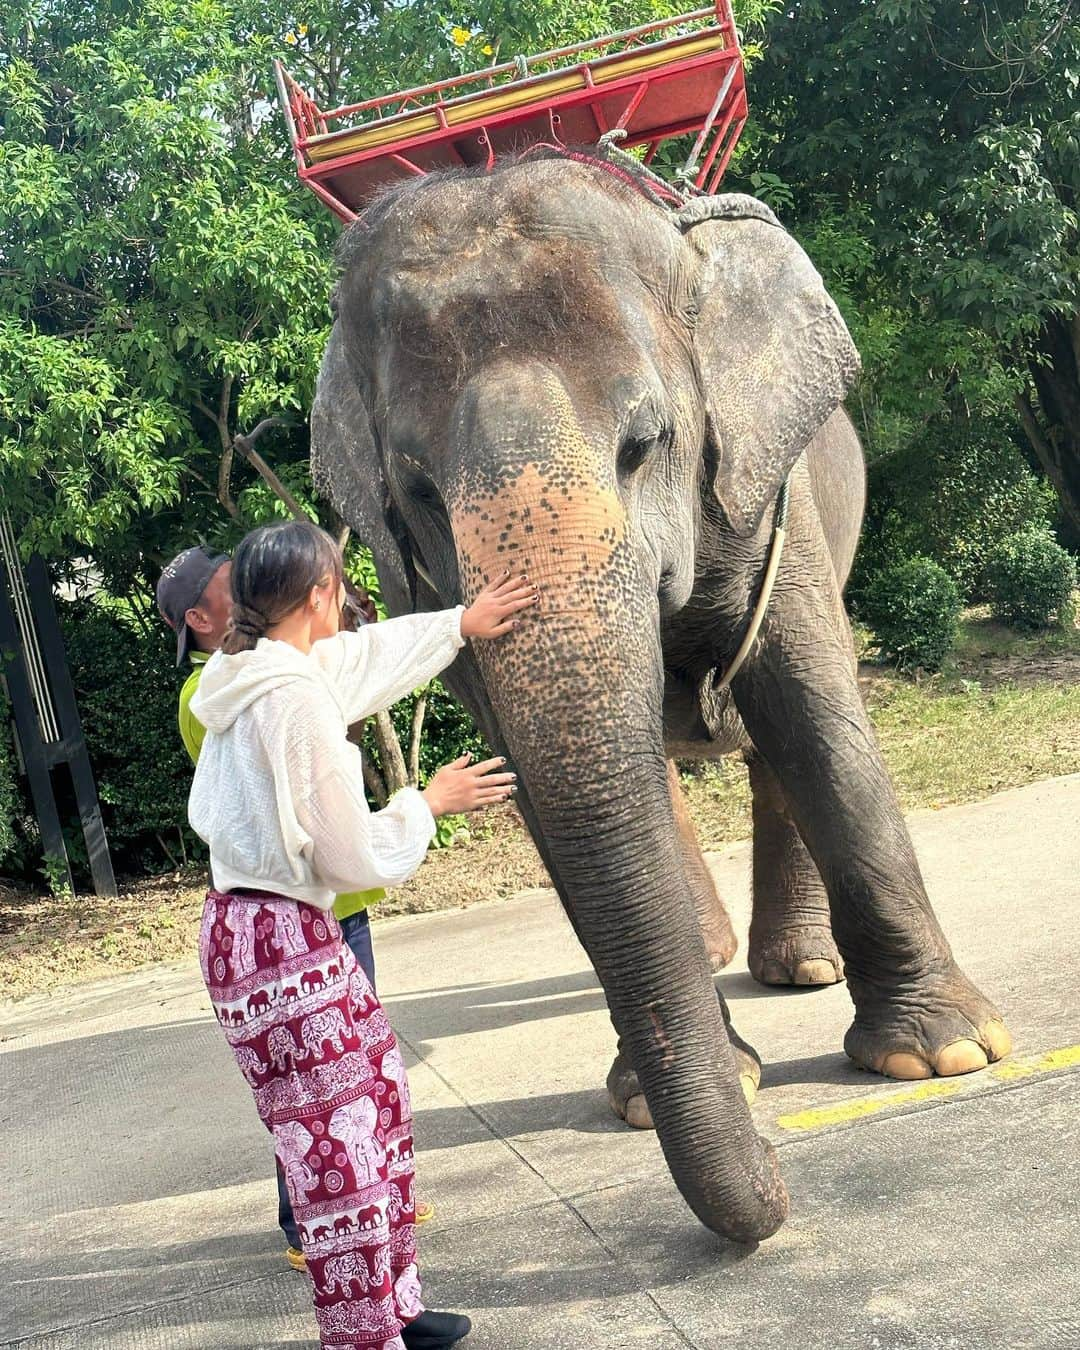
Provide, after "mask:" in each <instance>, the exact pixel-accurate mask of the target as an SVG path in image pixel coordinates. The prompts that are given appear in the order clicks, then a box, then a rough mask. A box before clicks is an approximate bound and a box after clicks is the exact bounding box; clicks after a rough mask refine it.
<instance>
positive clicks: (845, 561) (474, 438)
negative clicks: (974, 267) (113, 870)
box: [311, 150, 1010, 1242]
mask: <svg viewBox="0 0 1080 1350" xmlns="http://www.w3.org/2000/svg"><path fill="white" fill-rule="evenodd" d="M639 188H640V182H639V181H638V180H637V178H636V175H635V173H634V172H633V171H632V170H630V169H620V170H619V171H618V172H611V170H610V166H609V165H608V164H606V163H604V162H603V161H602V159H601V152H599V151H598V152H597V154H596V155H594V156H590V155H588V154H585V155H582V156H575V157H574V158H573V159H568V158H566V157H564V156H562V155H561V154H559V153H558V151H557V150H547V151H542V152H539V153H537V152H534V153H532V154H530V155H528V156H525V157H517V158H513V157H511V158H506V159H500V160H497V161H496V162H495V164H494V165H493V166H492V167H491V168H490V170H486V169H485V170H467V169H461V170H448V171H445V172H441V173H432V174H429V175H427V176H424V177H417V178H414V179H410V180H408V181H403V182H401V183H399V184H394V185H392V186H390V187H388V188H387V189H385V190H384V191H383V192H382V193H381V194H380V195H378V196H377V197H375V198H374V199H373V200H372V202H371V203H370V204H369V205H368V206H366V207H365V208H364V210H363V211H362V212H361V213H360V214H359V216H358V218H357V220H356V221H355V222H354V223H353V224H352V225H351V226H350V228H349V229H348V230H347V231H346V232H345V234H344V235H343V236H342V239H341V241H340V243H339V247H338V263H339V272H340V275H339V279H338V281H337V284H336V286H335V289H334V293H333V295H332V297H331V310H332V313H333V316H334V322H333V327H332V329H331V334H330V338H329V342H328V345H327V348H326V353H325V356H324V359H323V363H322V367H321V370H320V374H319V379H318V384H317V388H316V394H315V400H314V404H313V407H312V412H311V454H312V469H313V473H314V476H315V480H316V484H317V486H318V488H319V490H320V492H321V493H322V494H323V496H324V497H325V498H327V499H328V500H329V501H330V502H331V503H332V504H333V505H334V506H335V508H336V509H337V511H338V512H339V513H340V515H341V517H342V518H343V520H344V521H345V522H346V523H347V524H349V525H350V526H351V527H352V528H353V529H354V530H355V532H356V534H357V536H358V537H359V538H360V539H361V540H362V541H363V542H364V543H366V544H367V545H368V546H369V547H370V548H371V549H372V552H373V555H374V559H375V563H376V568H377V571H378V575H379V580H380V585H381V588H382V595H383V598H384V600H385V602H386V604H387V607H388V609H389V611H390V613H391V614H404V613H409V612H415V611H425V610H437V609H443V608H447V607H449V606H453V605H457V604H468V603H470V602H471V601H472V599H473V598H474V597H475V596H476V595H477V593H478V592H479V590H480V589H481V588H482V587H483V586H484V585H486V584H487V583H488V582H490V581H491V580H493V579H495V578H496V577H500V576H503V575H508V574H509V575H512V574H513V573H514V572H520V573H521V574H523V575H527V576H528V577H529V578H531V579H532V580H534V581H535V582H536V583H537V587H538V590H539V591H540V595H541V599H540V602H539V604H538V605H536V606H535V608H534V609H532V610H528V611H525V613H524V615H523V616H522V619H521V622H520V624H519V626H518V627H517V628H516V629H515V631H514V632H512V633H511V634H509V635H508V636H506V637H505V638H504V639H502V640H501V641H500V642H495V643H485V644H477V645H476V646H475V647H473V646H467V647H466V649H465V650H464V651H463V652H462V653H461V654H460V655H459V657H458V659H457V660H456V661H455V663H454V664H453V666H451V667H450V668H449V669H448V670H447V672H446V675H445V679H446V683H447V684H448V686H449V687H450V689H451V691H452V692H453V693H454V694H455V695H456V696H457V697H458V698H459V699H460V700H461V701H462V702H463V703H464V705H465V706H466V708H467V709H468V710H469V711H470V712H471V714H472V715H473V717H474V718H475V720H476V722H477V724H478V726H479V727H480V729H481V730H482V731H483V733H484V735H485V737H486V739H487V740H488V742H489V744H490V745H491V747H492V748H493V750H494V752H495V753H496V754H503V755H506V756H507V757H508V758H509V760H510V762H511V763H512V765H513V767H514V768H515V770H516V772H517V774H518V782H519V792H518V797H517V801H518V804H519V806H520V809H521V811H522V814H523V816H524V819H525V821H526V824H527V825H528V828H529V830H530V832H531V834H532V836H533V839H534V841H535V843H536V845H537V848H538V850H539V852H540V855H541V857H542V859H543V861H544V863H545V865H546V867H547V869H548V871H549V873H550V875H551V878H552V881H553V883H554V885H555V887H556V889H557V890H558V892H559V895H560V897H561V899H562V902H563V905H564V908H565V910H566V912H567V915H568V916H569V919H570V921H571V923H572V925H573V927H574V929H575V931H576V933H577V935H578V937H579V938H580V940H581V942H582V945H583V946H584V948H585V951H586V952H587V954H588V956H589V958H590V960H591V961H592V964H593V966H594V968H595V970H596V972H597V975H598V977H599V979H600V981H601V983H602V985H603V988H604V991H605V995H606V998H607V1002H608V1007H609V1010H610V1014H611V1018H612V1022H613V1025H614V1028H615V1031H616V1033H617V1035H618V1037H619V1045H620V1049H619V1053H618V1056H617V1058H616V1061H615V1064H614V1065H613V1067H612V1072H611V1074H610V1075H609V1080H608V1086H609V1091H610V1093H611V1096H612V1099H613V1103H614V1104H615V1105H616V1107H617V1109H619V1110H620V1111H621V1112H622V1113H624V1114H627V1115H630V1114H632V1112H633V1110H634V1109H635V1108H636V1110H637V1112H638V1115H639V1117H640V1116H642V1115H647V1117H648V1118H651V1121H652V1122H654V1123H655V1128H656V1130H657V1132H658V1136H659V1140H660V1143H661V1146H662V1148H663V1151H664V1154H665V1157H666V1160H667V1163H668V1166H669V1169H670V1171H671V1174H672V1176H673V1179H674V1181H675V1183H676V1185H677V1186H678V1188H679V1190H680V1191H681V1193H682V1195H683V1197H684V1198H685V1200H686V1201H687V1203H688V1204H689V1206H690V1208H691V1209H692V1210H693V1212H694V1213H695V1214H696V1215H697V1216H698V1218H699V1219H700V1220H701V1221H702V1222H703V1223H704V1224H705V1225H706V1226H707V1227H709V1228H711V1229H713V1230H714V1231H716V1232H718V1233H720V1234H723V1235H726V1236H727V1237H729V1238H732V1239H735V1240H738V1241H743V1242H753V1241H756V1240H760V1239H762V1238H765V1237H767V1236H769V1235H771V1234H772V1233H773V1232H775V1231H776V1229H777V1228H778V1227H779V1226H780V1224H781V1223H782V1222H783V1220H784V1218H785V1216H786V1213H787V1209H788V1198H787V1193H786V1189H785V1186H784V1184H783V1181H782V1179H781V1177H780V1175H779V1170H778V1166H777V1161H776V1156H775V1153H774V1152H773V1150H772V1149H771V1148H770V1146H769V1145H768V1144H767V1143H766V1142H765V1141H764V1140H762V1139H761V1138H759V1136H758V1135H757V1133H756V1131H755V1129H754V1126H753V1123H752V1119H751V1115H750V1111H749V1106H748V1100H747V1099H748V1097H749V1096H750V1095H752V1091H753V1088H754V1086H755V1085H756V1082H757V1079H758V1076H759V1074H760V1063H759V1061H758V1058H757V1056H756V1054H755V1053H754V1052H753V1050H752V1049H751V1048H750V1047H749V1046H747V1045H746V1043H745V1042H743V1041H742V1040H741V1039H740V1038H738V1037H737V1036H736V1035H735V1033H734V1031H733V1029H732V1028H731V1023H730V1017H729V1015H728V1011H727V1008H726V1005H725V1002H724V1000H723V998H722V997H721V996H720V994H719V991H718V990H717V988H716V984H715V981H714V971H715V969H716V968H718V967H719V966H721V965H723V964H724V963H725V962H726V961H728V960H730V958H731V956H732V954H733V952H734V945H735V944H734V937H733V934H732V929H731V925H730V922H729V920H728V918H727V915H726V913H725V912H724V910H723V906H722V905H721V903H720V901H719V898H718V896H717V894H716V891H715V887H714V885H713V883H712V881H711V879H710V876H709V872H708V870H707V868H706V866H705V863H704V860H703V857H702V854H701V851H700V848H699V846H698V844H697V842H696V840H695V839H694V836H693V830H692V828H691V826H690V823H689V820H688V816H687V812H686V808H685V805H684V803H683V802H682V800H681V797H680V791H679V785H678V779H677V776H676V774H675V772H674V768H673V764H672V761H673V759H674V758H675V757H676V756H677V757H679V758H706V759H707V758H710V757H713V756H716V755H719V754H722V753H730V752H731V751H734V750H739V751H742V752H743V753H744V754H745V755H746V757H747V758H748V760H749V763H750V773H751V781H752V787H753V823H754V843H753V905H754V920H753V926H752V929H751V935H750V944H749V964H750V968H751V971H752V973H753V974H754V975H755V977H756V978H757V979H759V980H762V981H765V982H767V983H793V984H812V983H821V982H826V983H828V982H834V981H836V980H838V979H839V978H840V977H841V973H842V972H843V974H844V975H845V976H846V980H847V987H848V990H849V992H850V995H851V998H852V1001H853V1003H854V1021H853V1023H852V1025H851V1027H850V1029H849V1031H848V1032H847V1035H846V1037H845V1041H844V1048H845V1050H846V1052H847V1054H848V1055H849V1056H850V1057H851V1058H852V1059H853V1060H854V1061H855V1063H856V1064H858V1065H860V1066H862V1067H864V1068H866V1069H869V1070H874V1071H877V1072H880V1073H884V1074H886V1075H891V1076H894V1077H901V1078H920V1077H927V1076H930V1075H931V1074H933V1073H938V1074H954V1073H963V1072H967V1071H971V1070H975V1069H978V1068H981V1067H984V1066H985V1065H986V1064H987V1062H988V1061H990V1060H994V1059H997V1058H999V1057H1000V1056H1002V1055H1003V1054H1005V1053H1007V1052H1008V1050H1009V1048H1010V1040H1009V1033H1008V1031H1007V1030H1006V1028H1005V1025H1004V1023H1003V1021H1002V1019H1001V1016H1000V1014H999V1013H998V1012H997V1010H996V1009H995V1008H994V1006H993V1005H992V1004H991V1003H990V1002H989V1001H988V1000H987V999H986V998H985V997H984V996H983V995H982V994H981V993H980V992H979V991H978V990H977V989H976V988H975V987H974V985H973V984H972V983H971V982H970V981H969V980H968V979H967V977H966V976H965V975H964V974H963V972H962V971H961V970H960V968H959V966H958V965H957V963H956V961H955V960H954V957H953V954H952V951H951V949H950V947H949V944H948V941H947V939H946V937H945V935H944V933H943V931H942V929H941V927H940V925H939V923H938V921H937V919H936V917H935V915H934V913H933V910H932V908H931V905H930V902H929V899H928V897H927V894H926V889H925V886H924V883H923V880H922V877H921V874H920V870H919V866H918V863H917V861H916V858H915V854H914V850H913V847H912V844H911V841H910V838H909V836H908V832H907V829H906V826H905V824H904V821H903V817H902V814H901V811H900V807H899V804H898V801H897V797H896V793H895V790H894V788H893V786H892V784H891V782H890V779H889V776H888V772H887V770H886V768H885V765H884V763H883V760H882V756H881V753H880V751H879V749H878V747H877V743H876V741H875V738H874V734H873V731H872V728H871V725H870V723H869V720H868V717H867V714H866V712H865V709H864V707H863V704H862V700H861V697H860V694H859V688H858V683H857V678H856V669H857V668H856V660H855V654H854V647H853V642H852V638H851V631H850V626H849V623H848V620H847V617H846V613H845V610H844V606H843V601H842V588H843V584H844V581H845V579H846V576H847V573H848V570H849V568H850V566H851V563H852V559H853V556H854V552H855V546H856V542H857V538H858V534H859V529H860V522H861V516H862V510H863V498H864V480H865V473H864V467H863V459H862V450H861V446H860V444H859V440H858V437H857V435H856V433H855V430H854V428H853V426H852V423H851V422H850V420H849V419H848V417H847V415H846V413H845V412H844V410H843V407H842V400H843V398H844V395H845V393H846V392H847V390H848V389H849V388H850V386H851V383H852V381H853V379H854V377H855V375H856V373H857V370H858V364H859V363H858V356H857V353H856V351H855V349H854V345H853V343H852V341H851V338H850V336H849V334H848V332H847V329H846V327H845V325H844V323H843V320H842V319H841V317H840V315H839V312H838V311H837V309H836V307H835V305H834V304H833V302H832V300H831V299H830V298H829V296H828V295H827V293H826V291H825V288H824V284H823V282H822V280H821V278H820V276H819V275H818V273H817V272H816V270H815V269H814V267H813V265H812V264H811V262H810V260H809V259H808V258H807V257H806V255H805V253H804V252H803V251H802V250H801V249H800V248H799V246H798V245H797V244H796V243H795V241H794V240H793V239H792V238H791V237H790V236H789V235H788V234H787V232H786V231H784V230H783V228H782V227H781V226H780V225H779V222H778V221H777V219H776V217H775V216H774V215H773V213H772V212H771V211H770V210H769V209H768V208H767V207H766V206H764V205H763V204H762V203H760V202H757V201H755V200H754V199H752V198H747V197H740V196H737V195H734V194H724V195H722V196H718V197H698V198H691V199H690V200H689V202H688V203H687V204H686V205H685V206H684V207H683V208H682V209H681V210H677V211H669V210H666V209H665V208H664V207H663V206H662V205H660V204H659V203H658V202H657V201H656V200H655V197H654V196H652V195H651V194H648V193H646V192H644V191H641V190H639ZM785 484H786V485H787V486H786V487H785ZM780 526H786V538H785V547H784V551H783V553H782V556H781V558H780V561H779V566H778V569H777V571H776V573H775V589H774V591H773V594H772V598H771V601H770V603H769V604H768V607H767V609H766V610H765V613H764V618H763V619H762V622H761V625H760V628H759V631H758V633H757V635H756V638H755V639H754V640H753V642H752V644H751V646H750V649H749V654H748V656H747V658H746V659H745V661H744V663H743V664H742V665H741V667H740V668H739V670H738V671H737V672H735V673H733V675H732V676H731V677H730V678H729V677H728V676H727V668H728V665H729V663H730V662H731V660H732V657H733V656H734V655H735V653H736V651H737V650H738V649H739V647H740V646H741V645H742V644H743V640H744V638H746V637H747V636H748V633H747V629H748V622H749V620H748V616H749V614H750V612H751V611H752V610H753V609H754V607H755V604H756V601H757V598H758V596H759V594H760V592H761V588H762V584H763V577H764V573H765V570H766V567H767V563H768V559H769V557H770V554H771V552H772V549H773V541H774V536H775V534H776V532H777V529H778V527H780Z"/></svg>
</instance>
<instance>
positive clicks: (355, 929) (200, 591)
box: [157, 545, 435, 1270]
mask: <svg viewBox="0 0 1080 1350" xmlns="http://www.w3.org/2000/svg"><path fill="white" fill-rule="evenodd" d="M231 566H232V564H231V562H230V559H229V557H228V555H227V554H225V553H213V552H211V551H210V550H209V549H207V548H204V547H202V545H196V546H195V547H194V548H187V549H185V550H184V551H183V553H180V554H178V555H177V556H176V557H175V558H174V559H173V560H172V562H171V563H169V565H168V567H166V568H165V570H164V571H163V572H162V574H161V579H160V580H159V581H158V585H157V604H158V609H159V610H160V611H161V617H162V618H163V619H164V620H165V622H166V623H167V624H168V625H169V627H170V628H171V629H172V630H173V632H174V633H175V634H176V664H177V665H178V666H179V665H182V664H183V662H184V659H185V658H187V660H188V661H190V663H191V674H190V675H189V676H188V677H187V679H186V680H185V682H184V686H183V688H182V689H181V690H180V706H179V712H178V720H179V723H180V736H181V738H182V739H183V742H184V747H185V749H186V750H187V752H188V754H189V755H190V756H191V759H192V762H193V763H194V762H195V761H196V760H197V759H198V758H199V751H200V750H201V749H202V743H203V738H204V737H205V735H206V729H205V728H204V727H203V726H202V724H201V723H200V722H199V721H198V720H197V719H196V718H195V716H194V715H193V713H192V712H191V700H192V697H193V696H194V694H195V690H196V689H197V688H198V687H199V680H200V678H201V677H202V673H203V667H204V666H205V665H206V662H207V661H208V660H209V658H210V657H211V656H212V655H213V653H214V652H216V651H217V649H218V648H219V647H220V646H221V641H222V638H224V636H225V632H226V630H227V628H228V626H229V620H230V617H231V615H232V594H231V591H230V589H229V570H230V568H231ZM348 610H349V611H350V613H348V614H346V615H343V626H347V627H351V626H354V624H355V623H356V622H357V621H359V622H361V623H370V622H374V620H375V618H376V617H377V616H376V614H375V607H374V605H373V604H371V601H370V600H369V599H367V598H366V597H359V596H355V597H350V602H349V604H348ZM385 895H386V892H385V891H382V890H377V891H352V892H350V893H348V894H346V895H339V896H338V898H337V901H336V902H335V904H334V914H335V915H336V917H337V920H338V922H339V923H340V924H341V933H342V937H344V939H345V941H346V942H347V943H348V944H349V946H350V947H351V948H352V951H353V955H354V956H355V957H356V959H357V961H358V962H359V964H360V967H361V969H362V970H363V971H364V973H365V975H367V977H368V979H369V980H370V981H371V983H372V985H374V984H375V954H374V952H373V951H372V947H371V925H370V922H369V920H368V906H369V905H373V904H375V903H376V902H377V901H379V900H382V899H383V898H384V897H385ZM277 1184H278V1223H279V1224H280V1225H281V1231H282V1232H283V1233H284V1234H285V1240H286V1242H287V1243H288V1247H287V1248H286V1251H285V1257H286V1259H287V1261H288V1262H289V1264H290V1265H291V1266H292V1267H293V1269H294V1270H304V1269H305V1268H306V1262H305V1260H304V1253H303V1251H302V1250H301V1247H300V1234H299V1233H298V1232H297V1228H296V1220H295V1218H294V1217H293V1212H292V1205H291V1203H290V1201H289V1193H288V1190H287V1189H286V1186H285V1178H284V1175H283V1173H282V1170H281V1164H280V1163H279V1164H278V1168H277ZM434 1213H435V1210H434V1207H433V1206H432V1205H430V1204H425V1203H424V1202H423V1201H422V1200H417V1201H416V1222H417V1223H424V1222H426V1221H427V1220H428V1219H430V1218H431V1217H432V1215H433V1214H434Z"/></svg>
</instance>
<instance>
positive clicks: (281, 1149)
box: [274, 1120, 319, 1208]
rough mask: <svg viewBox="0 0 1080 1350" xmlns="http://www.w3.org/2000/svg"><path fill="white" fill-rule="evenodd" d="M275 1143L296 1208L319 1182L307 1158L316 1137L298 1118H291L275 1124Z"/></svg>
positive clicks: (304, 1201)
mask: <svg viewBox="0 0 1080 1350" xmlns="http://www.w3.org/2000/svg"><path fill="white" fill-rule="evenodd" d="M274 1143H275V1145H276V1148H277V1156H278V1161H279V1162H280V1163H281V1170H282V1171H283V1172H284V1173H285V1177H286V1179H287V1180H288V1183H289V1191H290V1194H291V1195H292V1198H293V1206H294V1208H295V1206H296V1205H298V1204H300V1205H303V1204H306V1203H307V1197H308V1192H309V1191H313V1190H314V1189H315V1188H316V1187H317V1186H318V1184H319V1179H318V1177H317V1176H316V1175H315V1173H314V1171H313V1170H312V1168H311V1164H310V1163H309V1162H308V1160H307V1157H308V1153H309V1152H310V1151H311V1147H312V1145H313V1144H314V1143H315V1140H314V1138H313V1137H312V1135H311V1134H310V1133H309V1132H308V1131H307V1130H306V1129H305V1128H304V1126H303V1125H301V1124H300V1122H299V1121H298V1120H289V1121H285V1122H284V1123H282V1124H279V1125H275V1126H274Z"/></svg>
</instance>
